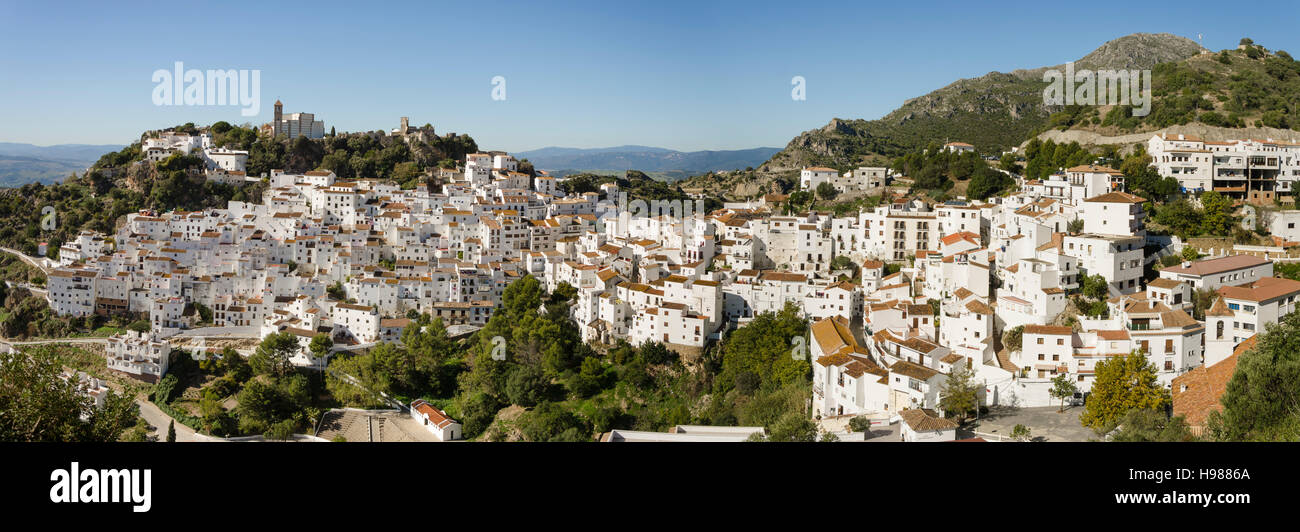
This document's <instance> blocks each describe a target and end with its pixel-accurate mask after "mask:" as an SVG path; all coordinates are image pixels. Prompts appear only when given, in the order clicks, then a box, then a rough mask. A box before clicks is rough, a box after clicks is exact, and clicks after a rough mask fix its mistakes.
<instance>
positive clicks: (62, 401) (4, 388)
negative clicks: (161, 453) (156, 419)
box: [0, 351, 139, 442]
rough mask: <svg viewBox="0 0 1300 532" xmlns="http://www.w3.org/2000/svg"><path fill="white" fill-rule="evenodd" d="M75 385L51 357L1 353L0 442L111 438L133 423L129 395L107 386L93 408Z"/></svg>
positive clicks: (135, 414)
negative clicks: (100, 403)
mask: <svg viewBox="0 0 1300 532" xmlns="http://www.w3.org/2000/svg"><path fill="white" fill-rule="evenodd" d="M80 386H81V385H80V381H79V380H78V379H76V378H65V377H64V376H63V367H62V366H61V365H60V363H59V362H58V360H57V359H56V357H45V356H42V357H37V356H29V355H28V354H27V353H25V352H23V351H13V352H10V353H0V441H8V442H14V441H19V442H112V441H117V440H118V438H119V437H121V436H122V433H123V432H124V431H126V430H127V429H129V428H131V427H132V426H133V425H135V424H136V420H137V419H138V417H139V409H138V408H137V407H136V404H135V402H134V401H133V400H132V398H131V397H129V396H127V395H124V394H119V393H116V392H113V391H111V390H110V391H109V392H108V394H107V395H106V397H105V398H104V405H103V406H101V407H98V408H96V407H95V406H94V403H93V402H92V401H91V399H90V397H89V396H87V395H85V394H83V393H81V388H80ZM33 390H40V393H32V391H33Z"/></svg>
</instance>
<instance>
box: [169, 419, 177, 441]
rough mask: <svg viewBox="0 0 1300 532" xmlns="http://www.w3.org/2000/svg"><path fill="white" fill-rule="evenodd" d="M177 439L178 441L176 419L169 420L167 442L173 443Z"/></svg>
mask: <svg viewBox="0 0 1300 532" xmlns="http://www.w3.org/2000/svg"><path fill="white" fill-rule="evenodd" d="M175 441H176V420H171V421H168V422H167V442H168V443H172V442H175Z"/></svg>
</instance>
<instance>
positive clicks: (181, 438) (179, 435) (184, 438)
mask: <svg viewBox="0 0 1300 532" xmlns="http://www.w3.org/2000/svg"><path fill="white" fill-rule="evenodd" d="M135 404H137V405H140V417H142V418H144V420H145V421H146V422H148V423H149V425H151V426H152V427H153V431H151V432H150V433H149V434H151V435H153V436H154V437H155V438H157V441H161V442H165V441H167V424H168V423H169V422H171V421H173V420H172V418H171V416H169V415H167V413H165V412H163V411H162V410H159V409H158V407H157V406H155V405H154V404H153V403H150V402H149V401H145V400H143V399H136V400H135ZM176 441H177V442H192V441H196V440H195V438H194V429H192V428H189V427H187V426H185V425H183V424H181V422H179V421H177V422H176Z"/></svg>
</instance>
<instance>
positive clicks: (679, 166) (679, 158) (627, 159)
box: [513, 146, 781, 180]
mask: <svg viewBox="0 0 1300 532" xmlns="http://www.w3.org/2000/svg"><path fill="white" fill-rule="evenodd" d="M778 151H781V150H780V148H751V149H747V150H718V151H693V152H682V151H676V150H669V149H665V148H654V147H649V146H616V147H610V148H555V147H551V148H542V149H538V150H531V151H524V152H518V153H514V154H513V155H514V156H515V157H517V158H519V159H528V161H529V162H531V163H533V166H534V167H535V168H537V169H539V170H546V171H548V172H550V173H551V174H553V175H559V176H563V175H568V174H575V173H583V172H610V173H615V174H618V173H622V172H623V171H626V170H632V169H635V170H640V171H642V172H646V173H647V174H651V175H656V174H658V175H662V176H664V177H665V178H667V179H669V180H672V179H674V178H681V177H686V176H689V175H695V174H702V173H705V172H712V171H719V170H733V169H737V168H750V167H756V166H758V165H760V164H762V163H763V161H766V160H767V159H768V158H769V157H771V156H772V155H773V154H775V153H776V152H778Z"/></svg>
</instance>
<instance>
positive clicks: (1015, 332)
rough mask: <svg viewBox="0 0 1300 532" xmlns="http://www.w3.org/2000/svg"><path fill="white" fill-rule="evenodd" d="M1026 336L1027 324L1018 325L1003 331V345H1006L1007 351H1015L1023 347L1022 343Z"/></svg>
mask: <svg viewBox="0 0 1300 532" xmlns="http://www.w3.org/2000/svg"><path fill="white" fill-rule="evenodd" d="M1024 338H1025V326H1024V325H1017V326H1015V327H1012V328H1011V329H1009V330H1007V331H1006V332H1004V333H1002V346H1003V347H1006V348H1007V351H1010V352H1013V353H1014V352H1016V351H1019V350H1020V348H1021V347H1023V346H1022V345H1021V344H1023V343H1024Z"/></svg>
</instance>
